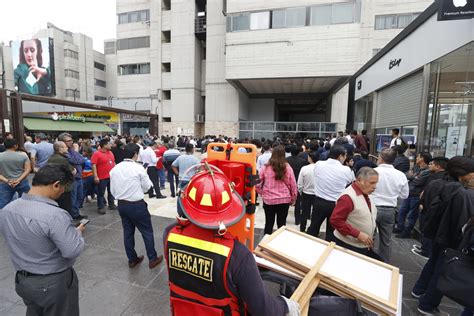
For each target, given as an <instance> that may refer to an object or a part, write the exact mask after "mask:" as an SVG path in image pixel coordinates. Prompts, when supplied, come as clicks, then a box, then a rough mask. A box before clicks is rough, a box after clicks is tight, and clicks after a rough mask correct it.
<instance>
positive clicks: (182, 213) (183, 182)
mask: <svg viewBox="0 0 474 316" xmlns="http://www.w3.org/2000/svg"><path fill="white" fill-rule="evenodd" d="M188 183H189V181H179V191H181V190H183V189H184V187H185V186H187V185H188ZM178 194H179V193H178ZM176 208H177V210H178V215H179V216H181V217H184V218H186V215H184V212H183V210H182V209H181V206H180V205H179V196H178V199H177V200H176Z"/></svg>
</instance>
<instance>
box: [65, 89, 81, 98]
mask: <svg viewBox="0 0 474 316" xmlns="http://www.w3.org/2000/svg"><path fill="white" fill-rule="evenodd" d="M80 97H81V91H79V90H77V89H66V98H80Z"/></svg>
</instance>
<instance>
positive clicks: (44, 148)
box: [31, 133, 54, 169]
mask: <svg viewBox="0 0 474 316" xmlns="http://www.w3.org/2000/svg"><path fill="white" fill-rule="evenodd" d="M35 138H36V144H35V145H34V146H33V148H32V150H31V156H32V157H34V161H35V165H34V167H35V169H41V168H42V167H43V166H44V165H46V163H47V162H48V159H49V157H51V156H52V155H53V154H54V149H53V144H51V143H49V142H48V138H47V137H46V135H45V134H43V133H39V134H37V135H36V137H35Z"/></svg>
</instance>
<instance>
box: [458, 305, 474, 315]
mask: <svg viewBox="0 0 474 316" xmlns="http://www.w3.org/2000/svg"><path fill="white" fill-rule="evenodd" d="M472 315H474V310H472V309H470V308H469V307H466V308H464V311H463V312H462V314H461V316H472Z"/></svg>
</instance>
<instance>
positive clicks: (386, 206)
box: [375, 205, 396, 208]
mask: <svg viewBox="0 0 474 316" xmlns="http://www.w3.org/2000/svg"><path fill="white" fill-rule="evenodd" d="M375 207H385V208H396V206H388V205H375Z"/></svg>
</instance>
